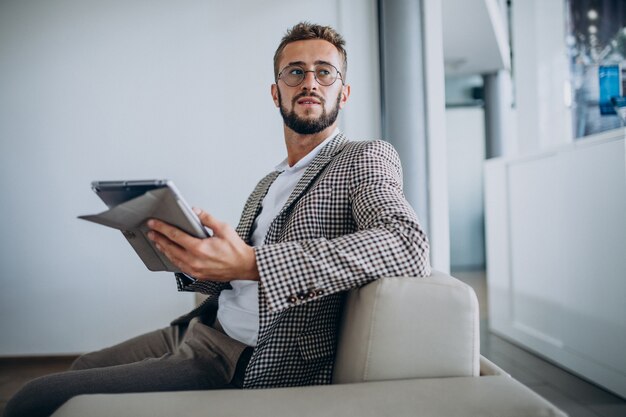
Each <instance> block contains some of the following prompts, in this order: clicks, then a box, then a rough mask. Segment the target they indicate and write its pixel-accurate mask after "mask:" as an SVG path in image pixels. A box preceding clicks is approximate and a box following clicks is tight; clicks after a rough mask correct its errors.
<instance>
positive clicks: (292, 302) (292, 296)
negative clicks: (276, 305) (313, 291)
mask: <svg viewBox="0 0 626 417" xmlns="http://www.w3.org/2000/svg"><path fill="white" fill-rule="evenodd" d="M287 301H289V302H290V303H291V304H295V303H297V302H298V298H297V297H296V296H295V295H291V296H289V297H288V298H287Z"/></svg>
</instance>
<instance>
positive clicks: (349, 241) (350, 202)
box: [178, 134, 430, 388]
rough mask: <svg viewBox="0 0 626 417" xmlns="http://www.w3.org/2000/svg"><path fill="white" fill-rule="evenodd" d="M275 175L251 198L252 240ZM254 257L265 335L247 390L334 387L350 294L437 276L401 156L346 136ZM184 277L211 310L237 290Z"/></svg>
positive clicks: (317, 163) (314, 165)
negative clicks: (391, 279) (373, 285)
mask: <svg viewBox="0 0 626 417" xmlns="http://www.w3.org/2000/svg"><path fill="white" fill-rule="evenodd" d="M277 176H278V173H277V172H274V173H271V174H269V175H268V176H266V177H265V178H263V179H262V180H261V181H260V182H259V184H258V185H257V187H256V188H255V190H254V191H253V192H252V194H251V195H250V197H249V198H248V201H247V203H246V205H245V207H244V210H243V214H242V217H241V220H240V223H239V225H238V227H237V232H238V233H239V235H240V236H241V237H242V238H243V239H244V240H246V241H247V242H249V239H250V235H251V229H252V225H253V223H254V219H255V218H256V216H257V215H258V213H259V210H260V208H261V202H262V200H263V198H264V196H265V194H266V193H267V190H268V188H269V187H270V185H271V184H272V182H273V181H274V180H275V179H276V177H277ZM255 251H256V257H257V265H258V268H259V274H260V277H261V278H260V284H259V336H258V342H257V346H256V347H255V349H254V353H253V355H252V358H251V359H250V362H249V364H248V368H247V370H246V375H245V379H244V388H269V387H285V386H300V385H315V384H329V383H330V382H331V377H332V368H333V363H334V356H335V348H336V344H337V334H338V325H339V318H340V314H341V307H342V304H343V298H344V294H345V291H347V290H349V289H351V288H355V287H359V286H362V285H364V284H366V283H368V282H370V281H372V280H375V279H377V278H380V277H383V276H416V277H420V276H428V275H429V274H430V264H429V260H428V256H429V246H428V240H427V238H426V235H425V234H424V232H423V230H422V228H421V227H420V225H419V223H418V220H417V216H416V215H415V212H414V211H413V209H412V208H411V207H410V206H409V204H408V203H407V201H406V199H405V198H404V194H403V192H402V170H401V166H400V160H399V157H398V155H397V153H396V151H395V150H394V148H393V147H392V146H391V145H390V144H388V143H387V142H383V141H366V142H348V141H347V140H346V139H345V137H344V136H343V135H342V134H339V135H337V136H336V137H335V138H334V139H333V140H331V142H329V143H328V145H326V146H325V147H324V149H322V150H321V151H320V153H319V154H318V155H317V156H316V157H315V159H314V160H313V161H312V162H311V164H310V165H309V167H308V168H307V170H306V172H305V174H304V175H303V177H302V178H301V180H300V181H299V182H298V184H297V185H296V188H295V189H294V191H293V193H292V194H291V196H290V197H289V199H288V200H287V203H286V204H285V206H284V207H283V209H282V210H281V212H280V213H279V214H278V216H277V217H276V218H275V219H274V221H273V222H272V224H271V226H270V229H269V231H268V233H267V235H266V238H265V244H264V245H263V246H260V247H257V248H255ZM181 279H182V277H180V276H178V280H179V287H180V288H182V289H184V290H194V291H201V292H203V293H206V294H210V295H211V297H209V299H208V300H207V302H205V307H204V308H208V306H210V305H211V303H213V305H214V303H215V299H216V298H217V296H218V295H219V291H221V289H223V288H226V286H229V284H220V283H215V282H206V281H205V282H200V281H198V282H196V283H194V284H191V285H187V284H185V283H184V282H181ZM202 310H203V306H200V307H198V308H197V309H196V310H194V312H192V313H190V314H201V312H202ZM190 314H188V315H186V316H183V318H181V319H183V320H184V319H186V318H187V317H189V316H190ZM189 318H190V317H189Z"/></svg>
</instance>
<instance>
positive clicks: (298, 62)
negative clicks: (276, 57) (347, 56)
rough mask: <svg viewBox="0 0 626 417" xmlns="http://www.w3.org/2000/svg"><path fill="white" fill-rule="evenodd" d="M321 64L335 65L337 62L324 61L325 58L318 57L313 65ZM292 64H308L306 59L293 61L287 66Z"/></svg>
mask: <svg viewBox="0 0 626 417" xmlns="http://www.w3.org/2000/svg"><path fill="white" fill-rule="evenodd" d="M319 64H328V65H332V66H333V67H334V66H335V64H331V63H330V62H328V61H323V60H320V59H318V60H317V61H315V62H314V63H313V65H319ZM291 65H300V66H306V62H304V61H292V62H290V63H288V64H287V65H286V67H288V66H291Z"/></svg>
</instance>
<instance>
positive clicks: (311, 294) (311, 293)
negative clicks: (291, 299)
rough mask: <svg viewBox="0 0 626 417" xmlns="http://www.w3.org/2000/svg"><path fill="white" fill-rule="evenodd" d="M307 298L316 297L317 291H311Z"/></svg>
mask: <svg viewBox="0 0 626 417" xmlns="http://www.w3.org/2000/svg"><path fill="white" fill-rule="evenodd" d="M307 296H308V297H309V298H314V297H315V291H313V290H311V291H309V293H308V294H307Z"/></svg>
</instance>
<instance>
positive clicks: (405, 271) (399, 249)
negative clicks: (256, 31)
mask: <svg viewBox="0 0 626 417" xmlns="http://www.w3.org/2000/svg"><path fill="white" fill-rule="evenodd" d="M344 44H345V43H344V41H343V39H342V38H341V36H340V35H339V34H338V33H337V32H335V31H334V30H333V29H332V28H330V27H323V26H318V25H312V24H309V23H300V24H298V25H296V26H294V27H293V28H291V29H290V30H289V31H288V32H287V34H286V35H285V37H284V38H283V39H282V41H281V43H280V45H279V47H278V49H277V51H276V53H275V56H274V74H275V84H273V85H272V88H271V93H272V98H273V100H274V104H275V105H276V107H278V108H279V110H280V113H281V115H282V117H283V120H284V135H285V144H286V147H287V159H286V160H285V161H284V162H283V163H281V164H280V165H279V166H278V167H277V169H276V171H275V172H272V173H271V174H269V175H268V176H266V177H265V178H263V179H262V180H261V181H260V182H259V184H258V185H257V187H256V188H255V190H254V191H253V192H252V194H251V196H250V197H249V198H248V201H247V202H246V205H245V207H244V210H243V214H242V217H241V220H240V223H239V225H238V227H237V230H236V231H235V230H233V229H232V228H231V227H230V226H229V225H227V224H225V223H222V222H220V221H218V220H217V219H215V218H214V217H212V216H211V215H210V214H208V213H206V212H204V211H201V210H197V211H196V212H197V214H198V216H199V217H200V220H201V221H202V223H203V224H204V225H205V226H207V227H209V228H210V229H212V230H213V236H212V237H211V238H208V239H197V238H194V237H192V236H189V235H187V234H186V233H184V232H182V231H181V230H179V229H176V228H174V227H172V226H170V225H167V224H165V223H163V222H160V221H158V220H150V221H149V222H148V226H149V227H150V228H151V229H152V232H151V233H150V238H151V239H152V240H153V241H154V242H155V244H156V245H157V247H158V249H159V250H161V251H162V252H163V253H164V254H165V255H166V256H167V257H168V258H169V259H170V260H171V261H172V262H173V263H174V264H175V265H177V266H178V267H179V268H180V270H181V271H183V272H184V274H177V276H176V278H177V281H178V287H179V289H180V290H182V291H199V292H203V293H205V294H208V295H209V298H208V299H207V301H205V302H204V303H203V304H202V305H201V306H199V307H198V308H196V309H195V310H193V311H192V312H190V313H189V314H187V315H185V316H183V317H181V318H179V319H177V320H175V321H174V322H173V323H172V325H171V326H170V327H168V328H166V329H162V330H159V331H156V332H152V333H148V334H146V335H143V336H139V337H137V338H135V339H131V340H129V341H127V342H124V343H122V344H120V345H117V346H113V347H111V348H108V349H104V350H102V351H99V352H94V353H90V354H86V355H83V356H81V357H80V358H79V359H77V361H76V362H75V363H74V365H73V367H72V370H71V371H70V372H66V373H61V374H56V375H49V376H46V377H43V378H40V379H38V380H35V381H32V382H31V383H29V384H27V386H26V387H24V389H23V390H22V391H20V392H19V393H18V394H17V395H16V396H15V398H14V399H12V400H11V402H9V403H8V404H7V408H6V415H7V416H14V415H21V414H24V415H26V414H27V415H32V416H34V415H46V414H49V413H50V412H52V411H53V410H54V409H56V408H57V407H58V406H60V405H61V404H62V403H63V402H64V401H65V400H67V399H68V398H70V397H72V396H74V395H78V394H81V393H98V392H141V391H172V390H190V389H210V388H226V387H239V388H266V387H283V386H298V385H311V384H328V383H330V382H331V376H332V369H333V363H334V355H335V346H336V341H337V330H338V329H337V327H338V324H339V317H340V312H341V306H342V300H343V295H344V293H345V291H346V290H349V289H351V288H355V287H358V286H361V285H364V284H366V283H368V282H370V281H372V280H375V279H377V278H380V277H382V276H389V275H391V276H394V275H410V276H426V275H428V274H429V273H430V266H429V263H428V242H427V239H426V236H425V235H424V233H423V231H422V229H421V228H420V226H419V224H418V221H417V218H416V216H415V213H414V212H413V210H412V209H411V208H410V206H409V205H408V203H407V202H406V200H405V198H404V196H403V193H402V179H401V178H402V172H401V168H400V162H399V158H398V156H397V154H396V152H395V151H394V149H393V148H392V147H391V146H390V145H389V144H387V143H385V142H382V141H371V142H348V141H347V140H346V139H345V137H344V136H343V134H342V133H340V132H338V130H337V116H338V113H339V111H340V109H342V108H343V107H344V106H345V105H346V103H347V101H348V98H349V97H350V86H349V85H348V84H346V69H347V59H346V51H345V49H344ZM51 387H54V389H50V388H51Z"/></svg>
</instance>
